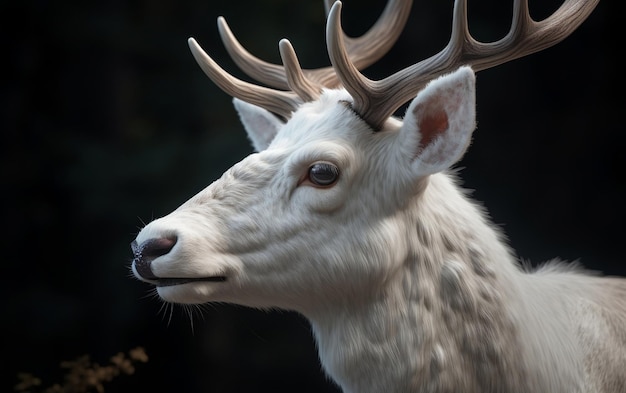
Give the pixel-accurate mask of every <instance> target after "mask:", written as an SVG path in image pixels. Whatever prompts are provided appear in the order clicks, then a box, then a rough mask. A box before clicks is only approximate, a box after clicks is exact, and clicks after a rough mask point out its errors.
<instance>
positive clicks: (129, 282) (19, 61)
mask: <svg viewBox="0 0 626 393" xmlns="http://www.w3.org/2000/svg"><path fill="white" fill-rule="evenodd" d="M321 3H322V2H321V1H319V0H307V1H297V2H296V1H290V0H262V1H252V0H245V1H244V0H241V1H234V0H220V1H209V0H203V1H174V0H159V1H148V0H144V1H115V0H108V1H91V2H85V1H56V2H53V1H44V0H41V1H34V0H32V1H13V2H8V1H4V2H2V3H1V4H2V5H1V6H0V18H1V20H0V25H1V26H2V27H1V29H2V36H1V38H0V39H2V40H3V44H4V45H3V46H2V63H3V69H4V72H3V73H2V85H1V86H0V89H1V90H0V92H1V96H0V97H1V101H0V104H1V106H0V111H1V112H0V113H1V116H2V117H1V119H2V123H1V127H2V141H1V142H0V146H1V150H0V152H1V153H0V154H1V156H0V160H1V161H0V162H1V165H0V168H1V171H2V172H1V174H2V178H1V182H0V184H1V186H2V199H3V203H2V204H1V205H2V224H3V229H4V230H3V235H1V236H0V239H1V243H0V245H1V252H2V260H1V262H2V265H1V266H2V275H1V277H2V281H3V282H2V285H1V287H2V291H3V296H2V299H3V300H4V304H3V306H2V311H1V312H0V315H2V317H3V322H2V329H3V332H2V333H1V335H0V336H1V337H2V340H3V342H2V356H1V357H2V362H3V364H2V370H3V372H2V375H3V377H2V386H1V387H0V390H1V391H11V390H12V386H13V385H14V384H15V383H16V381H17V379H16V374H17V373H18V372H22V371H28V372H32V373H34V374H36V375H38V376H40V377H42V378H43V379H44V383H45V384H47V385H49V384H52V383H54V382H60V381H61V379H62V373H61V371H59V369H58V364H59V362H60V361H61V360H69V359H73V358H75V357H77V356H80V355H82V354H90V355H91V356H92V358H93V359H94V360H96V361H98V362H100V363H106V362H108V358H109V357H110V356H112V355H114V354H115V353H117V352H119V351H127V350H129V349H130V348H132V347H135V346H143V347H144V348H145V349H146V352H147V353H148V355H149V356H150V361H149V362H148V363H146V364H142V365H140V366H139V367H138V369H137V373H136V375H134V376H131V377H119V378H117V379H116V380H115V381H114V382H113V383H111V384H108V385H106V388H107V389H106V390H107V391H109V392H131V391H148V389H150V390H152V391H169V392H174V391H184V392H242V391H268V390H270V389H271V390H272V391H274V392H282V391H300V392H313V391H315V392H321V391H336V390H334V389H336V388H334V387H333V385H332V383H330V382H328V381H327V380H326V378H325V377H324V375H323V373H322V372H321V371H320V366H319V363H318V360H317V354H316V351H315V345H314V343H313V341H312V338H311V333H310V329H309V326H308V323H307V321H306V320H304V318H302V317H300V316H298V315H296V314H293V313H289V312H261V311H256V310H250V309H245V308H242V307H237V306H229V305H211V306H207V307H202V310H201V311H202V312H198V311H194V312H193V324H192V323H191V322H190V318H189V316H188V315H187V312H186V311H185V310H183V309H181V308H178V307H176V308H174V309H173V311H172V310H171V309H168V308H165V309H163V308H162V306H161V303H160V302H159V301H158V300H156V299H155V298H154V296H152V295H151V291H150V289H149V287H148V286H146V285H144V284H143V283H141V282H139V281H137V280H134V279H132V278H131V277H130V272H129V264H130V249H129V243H130V242H131V241H132V240H133V238H134V235H135V234H136V232H137V231H138V229H139V227H140V226H141V225H142V222H148V221H149V220H151V219H152V218H154V217H159V216H162V215H165V214H167V213H168V212H170V211H171V210H173V209H174V208H175V207H177V206H178V205H179V204H180V203H182V202H183V201H185V200H186V199H187V198H188V197H190V196H192V195H193V194H195V193H196V192H197V191H199V190H201V189H202V188H204V187H205V186H206V185H208V184H209V183H210V182H212V181H213V180H214V179H216V178H217V177H218V176H219V175H220V174H221V173H222V172H223V171H224V170H225V169H227V168H228V167H230V166H231V165H232V164H234V163H235V162H237V161H239V160H240V159H242V158H243V157H244V156H246V155H247V154H249V153H250V152H251V148H250V147H249V144H248V142H247V140H246V137H245V133H244V131H243V127H242V126H240V124H239V122H238V119H237V117H236V114H235V112H234V110H233V109H232V106H231V100H230V98H229V97H228V96H227V95H226V94H224V93H222V92H221V91H220V90H219V89H217V88H216V87H214V86H213V85H212V83H211V82H210V81H209V80H208V78H206V77H205V76H204V74H203V73H202V71H201V70H200V69H199V67H198V66H197V65H196V63H195V61H194V60H193V58H192V56H191V54H190V53H189V50H188V48H187V43H186V39H187V38H188V37H189V36H194V37H196V38H197V39H198V41H199V42H200V44H201V45H203V46H204V47H205V49H207V51H208V52H209V53H210V54H211V55H212V56H214V58H215V59H216V60H217V61H218V62H220V63H221V64H223V65H224V67H225V68H226V69H228V70H229V71H231V72H233V73H234V74H236V75H238V76H240V77H242V76H243V75H242V74H241V73H240V72H239V71H238V70H237V69H236V68H235V67H234V66H233V63H232V62H231V61H230V60H229V59H228V57H227V56H226V54H225V51H224V49H223V48H222V46H221V43H220V41H219V38H218V35H217V29H216V27H215V20H216V17H217V16H219V15H224V16H225V17H226V18H227V20H228V22H229V24H230V26H231V28H232V29H233V31H234V32H235V34H236V35H237V37H238V38H239V39H240V41H241V42H242V43H243V45H244V46H246V47H247V48H248V49H249V50H250V51H251V52H252V53H255V54H257V55H258V56H259V57H261V58H263V59H266V60H269V61H273V62H279V56H278V47H277V43H278V40H279V39H281V38H283V37H287V38H289V39H290V40H291V41H292V43H293V44H294V46H295V48H296V51H297V52H298V55H299V57H300V60H301V62H302V64H303V66H305V67H308V68H312V67H318V66H325V65H327V64H328V58H327V55H326V52H325V43H324V14H323V6H322V4H321ZM511 3H512V2H508V1H498V2H496V1H486V0H472V1H471V2H470V20H471V23H470V28H471V30H472V32H473V34H474V35H475V37H476V38H478V39H480V40H495V39H498V38H500V37H502V36H503V35H504V34H505V33H506V31H507V30H508V26H509V20H510V14H511V10H510V8H511ZM539 3H540V4H539ZM559 4H560V1H557V0H550V1H538V0H535V1H531V12H532V14H533V16H535V17H537V18H543V17H545V16H546V15H548V14H549V13H550V12H552V11H553V10H555V9H556V8H557V7H558V5H559ZM618 4H619V2H618V1H603V2H601V3H600V4H599V6H598V7H597V9H596V10H595V11H594V13H593V14H592V15H591V17H590V18H589V19H588V20H587V21H586V22H585V23H584V24H583V25H582V26H581V27H580V28H579V29H578V30H577V31H576V32H575V33H574V34H572V35H571V36H570V37H569V38H567V39H566V40H565V41H564V42H562V43H561V44H559V45H557V46H555V47H553V48H551V49H548V50H546V51H544V52H542V53H538V54H534V55H532V56H530V57H527V58H524V59H520V60H517V61H514V62H512V63H509V64H506V65H502V66H500V67H498V68H495V69H492V70H486V71H482V72H480V73H479V75H478V93H477V94H478V97H477V102H478V130H477V132H476V133H475V138H474V143H473V145H472V147H471V149H470V151H469V152H468V154H467V155H466V157H465V158H464V160H463V161H462V163H461V164H460V166H462V167H465V168H466V169H464V170H463V172H462V177H463V178H464V180H465V185H466V186H467V187H468V188H471V189H475V190H476V191H475V192H474V196H475V198H476V199H478V200H480V201H482V202H484V204H485V205H486V206H487V207H488V209H489V211H490V212H491V215H492V217H493V218H494V221H495V222H496V223H497V224H498V225H501V226H502V227H503V228H504V230H505V232H506V233H507V234H508V236H509V237H510V239H511V244H512V246H513V247H514V248H515V249H516V250H517V252H518V253H519V256H520V257H521V258H523V259H524V260H530V261H532V262H533V263H538V262H542V261H545V260H548V259H551V258H554V257H560V258H563V259H567V260H576V259H579V260H580V261H581V262H582V263H583V264H584V265H585V266H587V267H589V268H592V269H597V270H602V271H604V272H606V273H608V274H615V275H626V263H624V259H623V257H622V255H623V248H624V235H625V234H626V231H625V230H624V227H623V225H624V222H626V205H625V204H624V194H623V185H624V180H625V176H624V173H623V167H624V164H625V162H626V161H625V160H624V148H625V147H626V144H625V141H624V132H625V131H626V130H625V127H624V116H623V113H624V102H625V100H624V98H623V91H624V73H623V70H622V68H623V63H620V62H618V56H620V55H621V53H619V52H621V51H622V49H623V38H624V34H623V33H622V32H621V30H620V28H621V27H622V26H620V24H622V23H623V21H621V20H620V19H618V18H620V15H621V14H620V12H619V11H618V10H617V7H619V5H618ZM383 5H384V2H383V1H382V0H378V1H373V0H372V1H354V0H346V1H345V4H344V26H345V30H346V31H347V33H348V34H350V35H360V34H362V33H363V32H364V31H365V30H366V29H367V28H368V27H369V26H370V25H371V24H372V23H373V22H374V20H375V18H376V17H377V15H378V14H379V12H380V11H381V10H382V8H383ZM540 7H542V8H540ZM451 9H452V2H451V1H445V2H444V1H428V2H426V1H417V2H416V4H414V6H413V10H412V15H411V17H410V19H409V22H408V26H407V28H406V29H405V33H404V34H403V35H402V37H401V38H400V40H399V42H398V43H397V45H396V46H395V47H394V49H393V50H392V51H391V52H390V54H389V55H388V56H387V57H385V59H383V60H382V61H380V62H379V63H378V64H377V65H376V66H373V67H371V68H370V69H369V70H367V72H366V73H367V74H368V75H369V76H370V77H373V78H381V77H383V76H385V75H388V74H389V73H391V72H393V71H395V70H397V69H399V68H401V67H405V66H407V65H409V64H411V63H413V62H416V61H418V60H420V59H422V58H424V57H426V56H429V55H432V54H434V53H435V52H436V51H438V50H440V49H441V48H442V47H443V46H444V45H445V43H446V42H447V39H448V34H449V28H450V20H451ZM192 325H193V326H192Z"/></svg>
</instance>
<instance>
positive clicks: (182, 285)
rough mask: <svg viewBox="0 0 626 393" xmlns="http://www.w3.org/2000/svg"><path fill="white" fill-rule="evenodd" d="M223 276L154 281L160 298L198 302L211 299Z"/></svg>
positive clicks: (173, 301) (186, 302) (218, 289)
mask: <svg viewBox="0 0 626 393" xmlns="http://www.w3.org/2000/svg"><path fill="white" fill-rule="evenodd" d="M225 281H226V277H224V276H215V277H203V278H166V279H162V280H159V281H157V282H156V283H155V285H156V290H157V293H158V294H159V296H160V297H161V299H163V300H164V301H166V302H170V303H179V304H200V303H206V302H208V301H213V300H214V299H215V296H216V294H217V293H218V292H220V289H221V288H220V287H222V283H224V282H225Z"/></svg>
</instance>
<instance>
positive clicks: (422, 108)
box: [415, 100, 448, 149]
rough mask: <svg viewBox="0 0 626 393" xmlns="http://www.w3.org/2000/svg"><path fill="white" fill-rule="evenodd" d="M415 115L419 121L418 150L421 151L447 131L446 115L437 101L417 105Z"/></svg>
mask: <svg viewBox="0 0 626 393" xmlns="http://www.w3.org/2000/svg"><path fill="white" fill-rule="evenodd" d="M415 115H416V118H417V119H419V120H418V121H419V131H420V134H421V140H420V148H422V149H423V148H424V147H426V146H428V145H429V144H430V143H431V142H432V141H433V140H434V139H435V138H437V136H439V135H440V134H442V133H443V132H444V131H446V130H447V129H448V114H447V113H446V111H445V109H444V107H443V105H442V104H441V102H440V101H439V100H432V101H427V102H424V103H421V104H419V105H417V106H416V107H415Z"/></svg>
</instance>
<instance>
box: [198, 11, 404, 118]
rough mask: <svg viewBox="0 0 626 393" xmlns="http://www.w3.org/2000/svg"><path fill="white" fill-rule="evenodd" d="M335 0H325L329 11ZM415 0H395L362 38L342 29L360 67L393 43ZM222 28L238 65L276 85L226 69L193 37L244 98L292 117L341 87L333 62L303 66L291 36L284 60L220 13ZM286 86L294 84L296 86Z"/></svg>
mask: <svg viewBox="0 0 626 393" xmlns="http://www.w3.org/2000/svg"><path fill="white" fill-rule="evenodd" d="M333 1H335V0H324V4H325V8H326V13H327V14H328V11H329V9H330V8H331V4H332V3H333ZM412 3H413V0H391V1H389V2H388V3H387V5H386V6H385V9H384V10H383V13H382V14H381V16H380V17H379V19H378V20H377V21H376V23H375V24H374V25H373V26H372V28H371V29H370V30H369V31H367V32H366V33H365V34H363V35H362V36H360V37H357V38H350V37H348V36H346V35H345V34H344V33H343V31H342V32H341V34H342V38H343V40H344V43H345V44H344V50H345V52H346V53H347V54H348V56H349V57H350V58H351V60H350V61H351V62H352V63H353V64H354V66H355V67H357V69H363V68H365V67H367V66H369V65H371V64H373V63H374V62H376V61H377V60H378V59H380V58H381V57H382V56H384V55H385V53H387V52H388V51H389V49H391V47H392V46H393V44H394V43H395V42H396V40H397V39H398V37H399V36H400V33H401V32H402V30H403V28H404V25H405V24H406V21H407V19H408V17H409V11H410V9H411V5H412ZM218 30H219V33H220V36H221V38H222V41H223V43H224V46H225V47H226V50H227V51H228V53H229V54H230V56H231V57H232V58H233V60H234V61H235V63H236V64H237V66H239V68H241V69H242V70H243V71H244V72H245V73H246V74H248V75H249V76H251V77H253V78H254V79H256V80H258V81H260V82H262V83H265V84H267V85H268V86H271V87H273V88H275V89H280V90H272V89H268V88H263V87H260V86H255V85H253V84H250V83H247V82H244V81H241V80H239V79H237V78H235V77H233V76H232V75H230V74H228V73H227V72H226V71H224V70H223V69H222V68H221V67H219V65H217V63H215V62H214V61H213V60H212V59H211V57H210V56H208V55H207V54H206V53H205V52H204V51H203V50H202V48H201V47H200V46H199V45H198V43H197V42H196V41H195V40H194V39H193V38H190V39H189V46H190V49H191V51H192V53H193V55H194V57H195V58H196V60H197V61H198V63H199V64H200V67H201V68H202V69H203V70H204V72H205V73H206V74H207V75H208V76H209V78H211V79H212V80H213V82H215V83H216V84H217V85H218V86H219V87H220V88H221V89H222V90H224V91H226V92H227V93H228V94H230V95H232V96H234V97H238V98H241V99H242V100H244V101H247V102H250V103H252V104H255V105H259V106H261V107H263V108H265V109H267V110H269V111H271V112H274V113H276V114H278V115H280V116H282V117H284V118H289V117H290V115H291V112H292V111H293V110H295V108H297V107H298V105H300V104H301V103H302V102H303V101H312V100H315V99H316V98H317V97H319V95H320V93H321V91H322V88H324V87H327V88H333V87H338V86H339V84H340V80H339V78H338V76H337V74H336V73H335V70H334V69H333V68H332V67H325V68H319V69H315V70H309V69H302V68H301V67H300V64H299V62H298V59H297V56H296V54H295V51H294V49H293V47H292V46H291V44H290V43H289V41H287V40H281V42H280V44H279V49H280V54H281V59H282V61H283V64H284V65H283V66H280V65H276V64H271V63H268V62H265V61H263V60H261V59H259V58H257V57H255V56H254V55H252V54H250V53H249V52H248V51H247V50H246V49H245V48H244V47H243V46H242V45H241V44H240V43H239V42H238V41H237V39H236V38H235V36H234V35H233V33H232V31H231V30H230V28H229V27H228V24H227V23H226V21H225V19H224V18H222V17H219V18H218ZM281 90H293V93H292V92H287V91H281Z"/></svg>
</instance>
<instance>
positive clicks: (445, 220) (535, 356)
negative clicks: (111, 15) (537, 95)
mask: <svg viewBox="0 0 626 393" xmlns="http://www.w3.org/2000/svg"><path fill="white" fill-rule="evenodd" d="M350 101H351V98H350V96H349V95H348V94H347V93H346V92H345V91H344V90H328V91H325V92H324V93H323V94H322V96H321V97H320V98H319V99H318V100H317V101H315V102H312V103H306V104H303V105H302V106H301V107H300V108H299V109H298V110H297V111H296V112H295V113H294V114H293V117H292V118H291V119H290V120H289V121H288V122H287V123H285V124H283V123H282V122H281V121H279V120H278V119H277V118H276V117H274V116H273V115H272V114H270V113H268V112H266V111H264V110H262V109H260V108H257V107H254V106H252V105H250V104H245V103H242V102H240V101H235V106H236V108H237V110H238V111H239V112H240V116H241V119H242V121H243V123H244V125H245V127H246V129H247V131H248V133H249V135H250V139H251V140H252V142H253V145H254V146H255V148H256V149H257V150H259V152H258V153H256V154H252V155H250V156H249V157H247V158H245V159H244V160H243V161H241V162H240V163H238V164H237V165H235V166H234V167H232V168H231V169H230V170H228V171H227V172H226V173H225V174H224V175H223V176H222V178H221V179H219V180H217V181H216V182H214V183H213V184H211V185H210V186H209V187H207V188H206V189H205V190H203V191H201V192H200V193H199V194H197V195H196V196H194V197H193V198H191V199H190V200H189V201H187V202H186V203H185V204H183V205H182V206H181V207H180V208H178V209H177V210H176V211H174V212H172V213H171V214H169V215H168V216H166V217H163V218H160V219H157V220H155V221H153V222H151V223H150V224H148V225H147V226H146V227H145V228H143V230H142V231H141V232H140V233H139V235H138V237H137V242H138V243H139V244H141V243H143V242H145V241H146V240H149V239H153V238H158V237H172V236H175V237H176V238H177V243H176V245H175V246H174V248H173V249H172V250H171V251H170V252H169V253H167V254H165V255H163V256H160V257H158V258H156V259H155V260H154V261H153V262H152V272H153V273H154V274H155V275H156V276H159V277H206V276H215V275H222V276H225V277H226V278H227V279H226V281H225V282H194V283H186V284H183V285H177V286H170V287H159V288H158V293H159V295H160V296H161V297H162V298H163V299H164V300H165V301H169V302H177V303H205V302H231V303H236V304H241V305H246V306H251V307H260V308H270V307H279V308H284V309H290V310H296V311H298V312H300V313H302V314H303V315H305V316H306V317H307V318H308V319H309V320H310V321H311V324H312V326H313V330H314V333H315V337H316V340H317V343H318V346H319V355H320V359H321V362H322V364H323V366H324V369H325V370H326V372H327V373H328V374H329V375H330V376H331V377H332V378H333V379H334V380H335V381H336V382H337V383H338V384H339V385H340V386H341V387H342V389H343V390H344V392H359V393H367V392H470V393H471V392H552V393H557V392H562V393H566V392H567V393H571V392H612V393H613V392H625V391H626V376H625V374H626V371H625V370H626V284H625V283H624V282H625V281H624V280H619V279H610V278H600V277H592V276H587V275H584V274H583V273H581V272H578V271H576V270H575V269H566V268H562V267H558V266H557V265H555V264H552V265H548V266H549V267H546V268H543V269H542V270H540V271H538V272H536V273H527V272H524V271H522V269H520V268H519V266H518V264H517V262H516V259H515V257H514V256H513V254H512V252H511V251H510V250H509V249H508V247H507V246H506V244H505V243H504V242H503V239H502V236H501V235H500V233H499V231H498V230H497V229H496V228H495V227H494V226H493V225H492V224H491V223H490V222H489V220H488V219H487V217H486V214H485V213H484V212H483V209H482V208H480V207H479V206H477V205H476V204H474V203H473V202H472V201H470V200H469V199H468V198H467V196H466V195H465V193H464V192H463V191H462V190H461V189H460V188H459V187H458V186H457V183H456V180H455V177H454V176H453V175H451V174H449V173H447V172H446V171H447V169H448V168H450V167H451V166H452V165H454V164H455V163H456V162H457V161H458V160H459V159H460V158H461V157H462V155H463V153H464V152H465V149H466V148H467V146H468V145H469V143H470V139H471V133H472V131H473V129H474V124H475V118H474V116H475V114H474V106H475V103H474V75H473V72H472V71H471V70H470V69H469V68H461V69H460V70H459V71H457V72H455V73H453V74H451V75H448V76H445V77H442V78H439V79H437V80H435V81H434V82H432V83H431V84H430V85H429V86H427V87H426V88H425V89H424V90H423V91H422V92H421V93H420V94H418V96H417V97H416V98H415V99H414V101H413V102H412V103H411V104H410V106H409V108H408V110H407V115H406V117H405V121H404V122H403V123H402V122H400V121H398V120H396V119H389V120H388V122H387V123H386V125H385V127H384V129H383V130H382V131H380V132H373V130H372V129H370V127H369V126H368V125H367V124H366V123H364V122H363V121H362V120H361V119H360V118H359V117H358V116H357V115H356V114H355V113H353V112H352V110H351V108H350V104H349V102H350ZM428 116H434V117H433V119H435V120H434V121H426V120H424V119H427V118H428ZM433 125H434V126H433ZM442 125H445V127H443V126H442ZM319 161H322V162H330V163H332V164H334V165H336V166H337V167H338V168H339V170H340V176H339V179H338V181H337V182H336V184H334V185H333V186H332V187H330V188H316V187H314V186H313V185H312V184H310V183H307V182H306V181H303V180H304V179H306V176H307V171H308V168H309V167H310V166H311V165H312V164H313V163H315V162H319ZM134 271H135V274H137V270H136V269H134ZM138 277H139V278H141V277H140V276H138ZM146 281H149V282H154V281H151V280H146Z"/></svg>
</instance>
